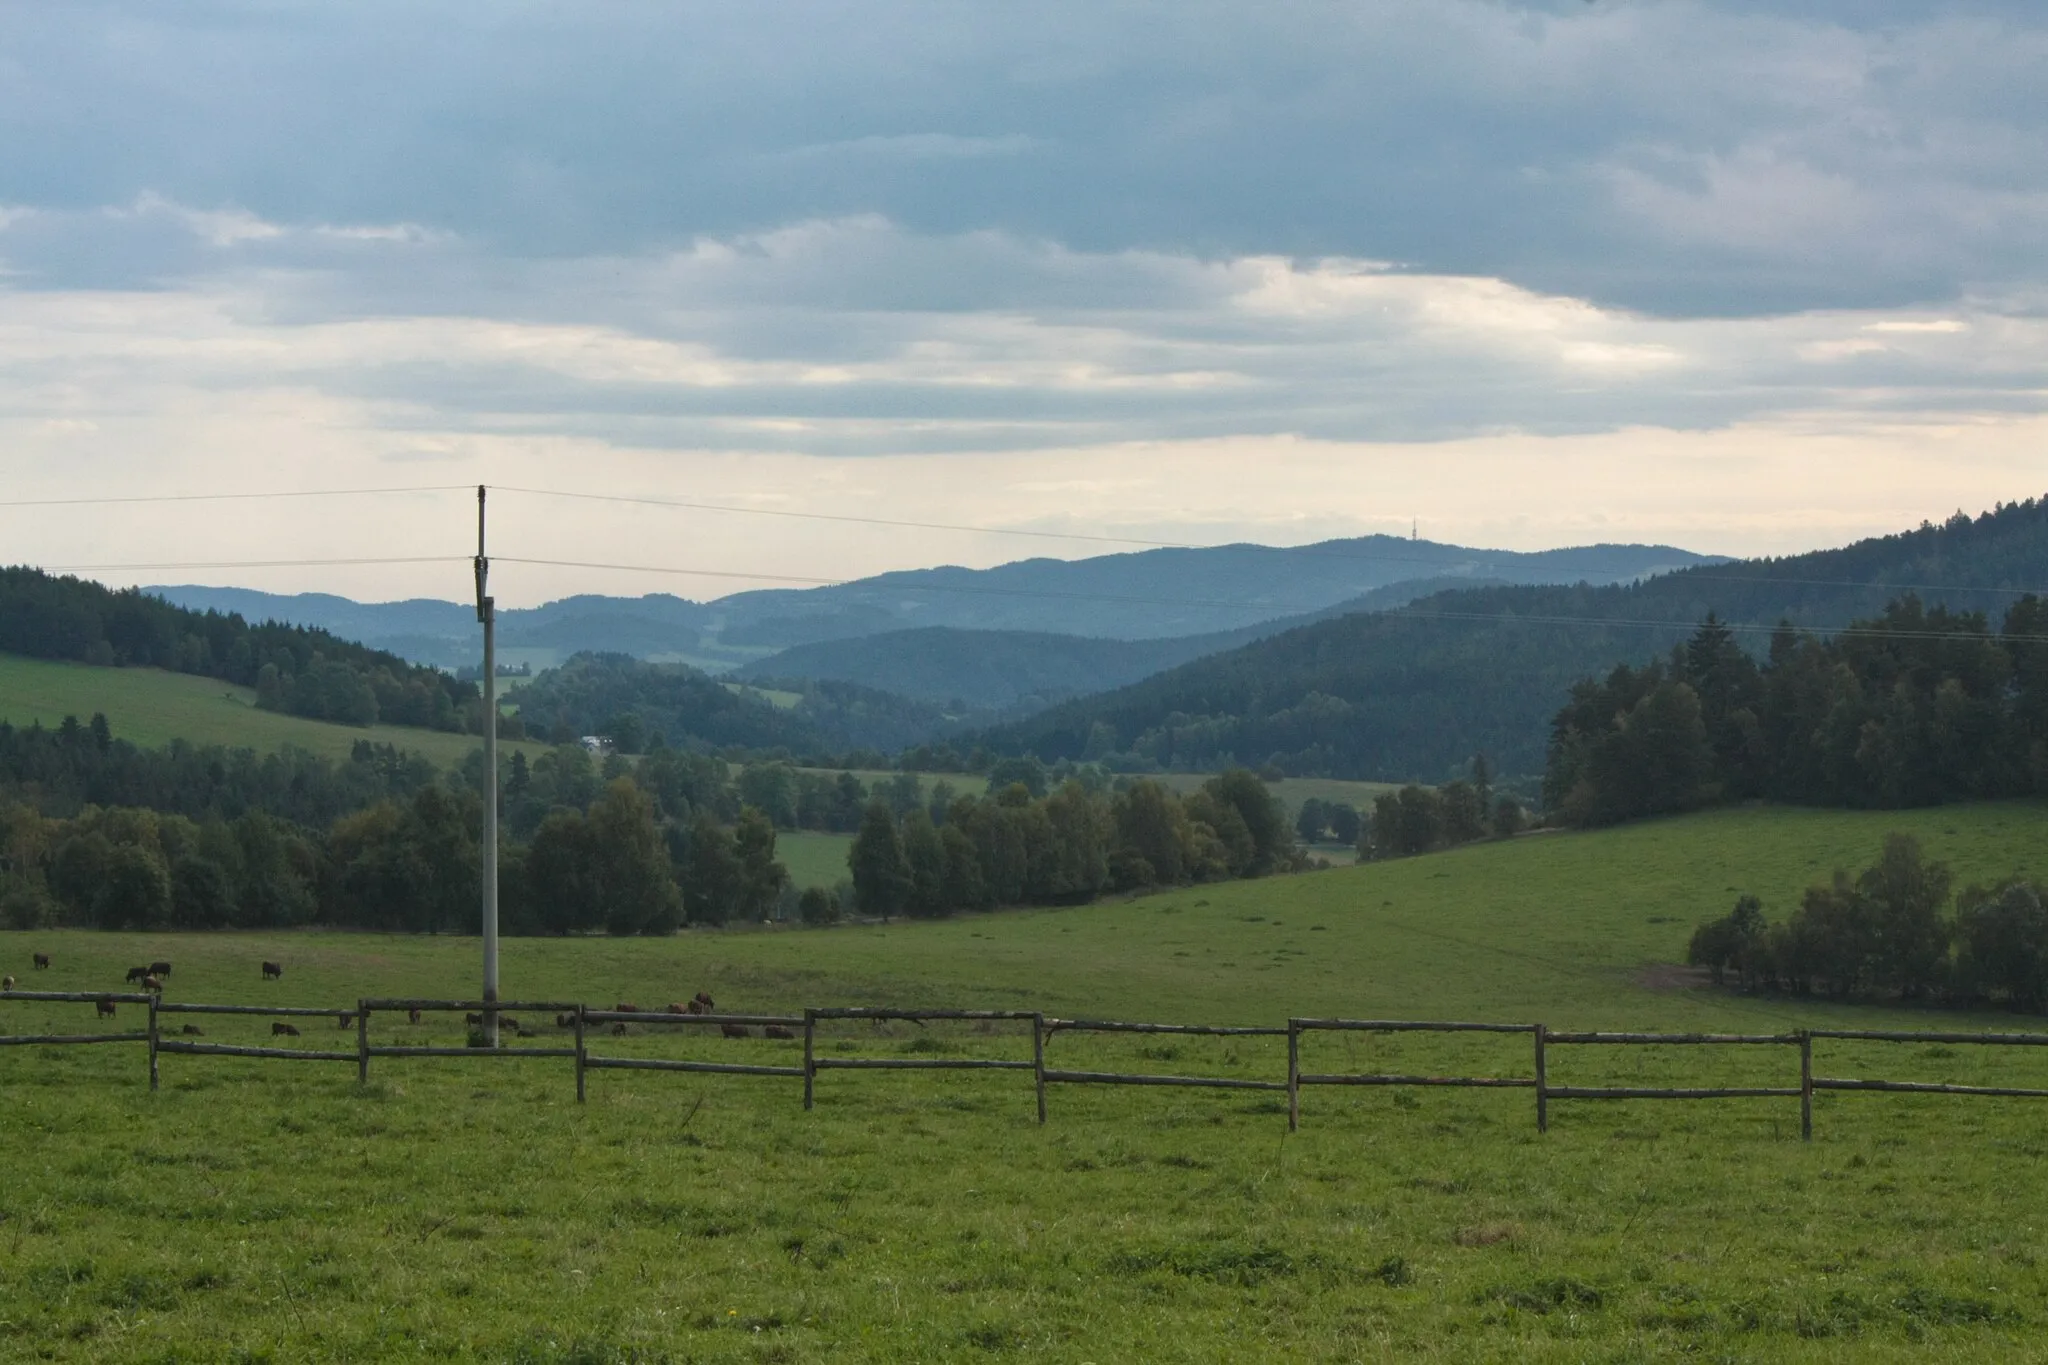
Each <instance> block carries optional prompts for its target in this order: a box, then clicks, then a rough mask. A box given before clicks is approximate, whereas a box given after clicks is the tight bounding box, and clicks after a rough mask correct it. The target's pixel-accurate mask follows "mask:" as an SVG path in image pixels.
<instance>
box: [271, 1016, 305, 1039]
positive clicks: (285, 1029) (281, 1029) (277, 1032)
mask: <svg viewBox="0 0 2048 1365" xmlns="http://www.w3.org/2000/svg"><path fill="white" fill-rule="evenodd" d="M270 1036H271V1037H273V1038H296V1037H298V1036H299V1031H298V1030H297V1029H295V1028H293V1027H292V1026H291V1025H290V1024H287V1023H286V1022H285V1021H284V1020H282V1019H274V1020H272V1021H271V1024H270Z"/></svg>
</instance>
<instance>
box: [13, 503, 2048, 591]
mask: <svg viewBox="0 0 2048 1365" xmlns="http://www.w3.org/2000/svg"><path fill="white" fill-rule="evenodd" d="M474 487H475V485H474V484H412V485H404V486H394V487H388V488H306V489H278V490H271V491H267V492H229V493H152V494H134V495H127V496H115V497H84V498H11V499H0V508H14V507H22V508H27V507H96V506H115V505H131V504H149V503H184V502H231V501H250V500H263V499H278V498H340V497H375V496H383V495H391V494H406V493H466V492H468V491H470V490H471V489H472V488H474ZM491 487H494V488H496V489H498V491H500V492H504V493H523V494H526V495H528V496H530V497H543V498H569V499H575V500H577V501H582V502H609V503H625V504H631V505H637V506H644V507H666V508H674V509H677V510H682V511H696V512H723V513H729V514H732V515H737V516H760V517H783V518H789V519H795V520H801V521H828V522H839V523H843V524H847V525H855V526H882V527H889V528H892V529H896V530H919V531H954V532H960V533H963V534H969V535H985V536H1012V537H1024V538H1027V539H1033V540H1065V541H1080V542H1084V543H1088V544H1096V545H1134V546H1140V547H1143V548H1145V549H1155V550H1226V549H1235V548H1239V544H1223V545H1218V544H1205V543H1202V542H1198V541H1182V540H1157V539H1151V538H1147V537H1143V536H1117V535H1107V534H1104V533H1101V532H1091V531H1034V530H1029V529H1026V528H1022V527H1008V526H980V525H971V524H967V523H961V522H944V521H911V520H903V519H897V518H890V517H869V516H860V515H857V514H854V513H850V512H800V511H793V510H790V509H787V508H779V507H739V506H734V505H732V504H730V503H714V502H696V501H689V500H684V499H678V498H656V497H648V496H644V495H637V494H624V493H583V492H575V491H571V490H568V489H559V488H528V487H523V486H519V485H512V484H502V485H500V484H494V485H491ZM1243 548H1247V549H1252V550H1257V551H1262V552H1264V553H1268V554H1292V555H1303V556H1307V557H1310V558H1316V559H1350V560H1361V561H1369V562H1374V563H1387V564H1418V565H1427V566H1431V567H1435V568H1440V569H1460V568H1472V567H1476V568H1478V569H1480V570H1481V571H1485V570H1488V569H1491V568H1492V561H1491V560H1489V559H1487V558H1485V557H1484V554H1487V553H1500V554H1512V555H1517V556H1522V557H1527V556H1529V555H1533V554H1539V553H1543V552H1541V551H1515V550H1508V551H1494V552H1479V553H1473V554H1469V555H1468V556H1467V557H1465V558H1456V557H1446V556H1438V557H1430V556H1426V555H1396V554H1363V553H1356V552H1350V551H1339V550H1323V549H1319V548H1317V547H1316V546H1311V545H1257V544H1245V545H1244V546H1243ZM1447 548H1451V549H1454V550H1464V549H1465V547H1463V546H1455V547H1447ZM294 562H297V561H294ZM318 562H319V563H327V564H335V565H342V564H363V563H398V562H403V561H397V560H375V561H373V560H327V561H318ZM414 562H427V561H414ZM532 562H536V563H538V562H541V561H532ZM304 563H307V564H312V563H315V561H304ZM284 566H285V561H264V562H260V563H248V564H227V563H220V564H212V563H208V564H195V565H190V566H182V565H176V564H165V565H147V564H146V565H137V566H133V567H137V568H149V569H156V568H179V567H192V568H274V567H284ZM79 567H80V568H86V569H105V570H107V571H113V570H115V569H119V568H123V567H128V566H123V565H85V566H79ZM895 572H916V570H896V571H895ZM1681 574H1682V575H1684V576H1686V577H1689V578H1699V579H1709V580H1714V581H1722V582H1730V583H1756V584H1784V585H1786V586H1795V587H1826V588H1872V589H1876V590H1879V591H1884V592H1982V593H2000V594H2004V595H2007V596H2013V597H2021V596H2048V588H2005V587H1986V586H1977V585H1972V584H1962V583H1884V582H1867V581H1860V580H1855V579H1834V578H1781V577H1777V576H1775V575H1770V574H1739V573H1725V572H1721V571H1719V570H1717V569H1716V568H1714V567H1712V566H1690V565H1688V566H1685V567H1682V568H1678V569H1674V570H1671V571H1670V572H1669V573H1667V574H1664V575H1661V576H1663V577H1676V576H1678V575H1681ZM703 576H705V577H719V576H723V577H731V578H740V579H747V578H752V579H761V580H768V581H778V582H792V583H797V582H801V583H807V584H812V585H837V584H839V583H842V582H845V581H846V580H843V579H805V578H795V577H779V576H777V575H772V574H726V575H715V574H712V573H710V572H709V571H704V573H703ZM1447 576H1451V577H1456V576H1458V575H1456V574H1451V575H1447ZM1638 581H1640V580H1638ZM1475 586H1478V584H1476V583H1475ZM1510 586H1545V585H1510ZM1548 586H1570V585H1560V584H1552V585H1548ZM1596 586H1613V587H1622V586H1627V585H1626V584H1621V583H1614V584H1602V585H1596ZM1106 600H1120V599H1106ZM1131 600H1133V601H1137V600H1139V599H1131ZM1190 605H1200V604H1190Z"/></svg>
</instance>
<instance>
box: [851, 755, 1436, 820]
mask: <svg viewBox="0 0 2048 1365" xmlns="http://www.w3.org/2000/svg"><path fill="white" fill-rule="evenodd" d="M814 771H817V772H821V773H825V774H826V775H828V776H830V775H833V774H836V772H837V769H824V768H819V769H815V770H814ZM1146 775H1147V776H1149V777H1151V778H1152V780H1153V781H1155V782H1159V783H1162V784H1164V785H1165V786H1168V787H1171V788H1172V789H1173V790H1174V791H1177V792H1179V793H1181V794H1182V795H1186V794H1187V793H1189V792H1192V791H1194V790H1196V789H1197V788H1199V787H1200V786H1201V785H1202V784H1203V783H1204V782H1207V781H1208V780H1209V779H1210V778H1211V777H1213V776H1214V774H1213V773H1148V774H1146ZM854 776H855V777H858V778H859V779H860V780H861V781H862V782H865V783H867V784H868V785H869V786H870V787H872V786H874V785H875V784H876V783H878V782H888V781H892V780H894V779H895V778H896V776H897V774H896V773H894V772H890V771H886V770H880V771H878V770H874V769H866V768H863V769H861V770H859V771H857V772H855V773H854ZM917 776H918V785H919V789H920V790H921V791H925V792H930V791H931V789H932V787H933V785H934V784H936V783H939V782H947V783H950V784H952V786H953V788H954V790H956V791H958V792H960V793H961V794H962V795H972V796H980V795H983V794H984V793H986V792H987V791H988V779H987V778H985V777H982V776H980V775H979V774H976V773H919V774H918V775H917ZM1266 790H1267V791H1269V792H1271V793H1273V795H1274V796H1276V797H1278V798H1279V800H1280V803H1281V804H1282V805H1284V806H1285V807H1286V808H1287V814H1288V817H1289V818H1290V819H1291V818H1293V816H1294V815H1295V814H1297V813H1298V812H1299V811H1300V810H1301V803H1302V802H1304V801H1306V800H1308V799H1309V798H1310V797H1315V798H1317V799H1319V800H1323V801H1343V802H1348V803H1349V804H1351V805H1352V806H1355V807H1357V808H1358V809H1359V810H1361V811H1369V810H1370V809H1371V808H1372V799H1373V798H1374V797H1375V796H1378V795H1379V794H1380V793H1381V792H1389V791H1397V790H1399V784H1398V783H1393V782H1351V781H1346V780H1344V779H1342V778H1336V777H1286V778H1282V779H1280V780H1279V781H1278V782H1268V783H1267V784H1266Z"/></svg>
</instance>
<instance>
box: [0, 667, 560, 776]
mask: <svg viewBox="0 0 2048 1365" xmlns="http://www.w3.org/2000/svg"><path fill="white" fill-rule="evenodd" d="M95 711H101V712H104V713H105V714H106V717H107V723H108V724H109V725H110V726H112V727H113V731H114V734H115V735H116V736H117V737H118V738H121V739H125V740H130V741H132V742H134V743H136V744H139V745H142V746H143V747H145V748H153V747H156V746H158V745H163V744H168V743H170V742H171V741H172V740H173V739H184V740H188V741H190V742H191V743H194V744H223V745H227V746H228V747H230V748H240V749H255V750H257V751H258V752H259V753H269V752H272V751H275V750H277V749H281V748H283V747H284V746H285V745H288V744H290V745H296V746H297V747H298V748H301V749H305V750H308V751H310V752H312V753H316V754H324V755H326V756H327V757H329V758H346V757H348V752H349V749H350V747H351V746H352V745H354V744H355V742H356V741H357V740H359V739H368V740H372V741H374V742H376V743H378V744H395V745H397V746H398V747H399V748H401V749H411V750H414V751H416V752H418V753H422V754H425V755H426V756H427V757H428V758H430V759H432V760H433V761H434V762H435V763H439V764H443V765H446V766H450V767H452V766H454V765H455V764H457V763H460V762H461V761H462V760H463V759H464V758H465V757H467V756H468V755H469V754H470V753H472V752H474V751H475V749H476V748H477V746H478V744H479V743H480V742H481V741H479V740H478V739H476V738H475V737H474V736H468V735H451V734H447V733H445V732H443V731H439V730H420V729H415V728H413V727H411V726H404V725H372V726H369V727H367V728H362V727H357V726H353V725H334V724H330V723H328V722H326V721H320V720H308V719H306V718H305V717H303V716H287V715H282V714H280V713H278V712H275V711H259V710H257V709H256V694H255V693H254V692H253V691H252V690H250V689H249V688H246V687H234V686H231V685H229V684H227V683H224V682H221V681H219V680H218V679H215V678H199V677H194V676H192V675H190V674H185V673H166V672H164V671H163V670H162V669H157V668H95V667H93V666H91V665H90V664H73V663H59V662H55V661H53V660H49V659H25V658H22V657H21V656H20V655H17V654H0V720H5V721H9V722H11V723H13V724H15V725H28V724H31V723H33V722H35V721H41V722H42V723H43V724H44V725H46V726H53V725H57V724H60V723H62V721H63V719H64V717H66V716H77V717H78V718H79V719H80V720H85V719H87V718H88V717H90V716H91V715H92V713H93V712H95ZM507 747H508V748H514V747H516V748H523V749H525V750H526V752H527V754H528V756H529V757H533V756H537V755H539V754H541V753H544V752H546V748H547V746H546V745H542V744H525V743H522V744H518V745H513V744H510V743H509V742H508V744H507Z"/></svg>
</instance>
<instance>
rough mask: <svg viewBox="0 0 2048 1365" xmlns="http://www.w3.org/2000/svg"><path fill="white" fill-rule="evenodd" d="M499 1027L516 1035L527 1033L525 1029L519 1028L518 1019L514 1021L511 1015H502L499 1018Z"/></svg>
mask: <svg viewBox="0 0 2048 1365" xmlns="http://www.w3.org/2000/svg"><path fill="white" fill-rule="evenodd" d="M498 1027H499V1028H508V1029H511V1030H512V1031H513V1032H514V1033H524V1032H526V1030H525V1029H523V1028H521V1027H519V1021H518V1020H517V1019H514V1018H513V1017H512V1016H511V1015H509V1014H501V1015H499V1016H498Z"/></svg>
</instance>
